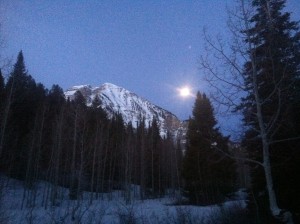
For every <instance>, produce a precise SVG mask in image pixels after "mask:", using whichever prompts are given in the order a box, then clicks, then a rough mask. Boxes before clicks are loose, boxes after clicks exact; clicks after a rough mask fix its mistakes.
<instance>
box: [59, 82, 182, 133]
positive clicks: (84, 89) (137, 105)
mask: <svg viewBox="0 0 300 224" xmlns="http://www.w3.org/2000/svg"><path fill="white" fill-rule="evenodd" d="M77 91H80V92H81V93H82V95H83V96H84V97H85V98H86V100H87V104H88V105H90V104H91V103H92V101H93V99H94V98H95V97H96V96H98V97H99V98H100V99H101V101H102V108H103V109H104V110H105V111H106V112H107V113H108V115H109V116H112V114H113V113H116V112H118V113H120V114H121V115H122V116H123V119H124V121H125V122H126V123H129V122H131V123H132V125H133V126H134V127H136V126H137V124H138V122H140V121H141V120H142V119H145V124H146V126H148V125H149V124H151V122H152V120H153V118H155V119H156V120H157V121H158V124H159V127H160V132H161V136H165V135H166V133H167V131H169V132H171V133H172V134H173V135H176V134H177V130H178V129H179V128H180V126H181V122H180V120H179V119H178V118H177V117H176V116H175V115H174V114H172V113H171V112H169V111H167V110H164V109H162V108H160V107H158V106H156V105H154V104H152V103H151V102H149V101H148V100H146V99H143V98H141V97H139V96H138V95H136V94H135V93H132V92H130V91H128V90H126V89H124V88H122V87H119V86H116V85H114V84H111V83H105V84H103V85H101V86H100V87H92V86H90V85H81V86H74V87H72V88H70V89H68V90H67V91H66V92H65V96H66V98H69V99H70V100H72V99H73V98H74V94H75V93H76V92H77Z"/></svg>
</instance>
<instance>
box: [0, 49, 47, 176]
mask: <svg viewBox="0 0 300 224" xmlns="http://www.w3.org/2000/svg"><path fill="white" fill-rule="evenodd" d="M5 89H6V106H5V107H6V109H5V115H4V121H5V125H4V128H5V130H9V134H6V133H4V135H5V139H4V138H3V139H4V140H3V141H2V143H3V142H4V141H5V144H6V150H7V151H6V159H5V161H6V162H8V163H9V166H12V169H11V174H12V175H13V176H15V177H18V178H24V175H25V171H26V168H25V167H26V163H27V160H28V150H29V147H30V142H31V140H30V139H31V138H32V127H33V126H34V122H35V116H36V113H37V110H38V108H39V105H40V103H41V102H42V101H43V100H44V96H45V90H44V88H43V86H42V85H37V84H36V83H35V81H34V79H33V78H32V77H31V76H30V75H29V74H28V73H27V71H26V67H25V63H24V57H23V53H22V51H20V53H19V55H18V58H17V62H16V64H15V65H14V68H13V71H12V73H11V74H10V76H9V78H8V81H7V84H6V86H5Z"/></svg>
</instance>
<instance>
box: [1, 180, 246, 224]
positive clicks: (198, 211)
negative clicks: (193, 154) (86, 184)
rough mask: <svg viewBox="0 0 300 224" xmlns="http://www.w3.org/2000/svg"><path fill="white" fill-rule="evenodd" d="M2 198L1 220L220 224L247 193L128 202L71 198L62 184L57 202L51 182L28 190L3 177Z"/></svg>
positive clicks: (110, 196) (111, 197)
mask: <svg viewBox="0 0 300 224" xmlns="http://www.w3.org/2000/svg"><path fill="white" fill-rule="evenodd" d="M1 186H3V187H2V198H1V207H0V223H13V224H17V223H20V224H21V223H38V224H44V223H47V224H48V223H53V224H54V223H91V224H92V223H97V224H98V223H107V224H110V223H112V224H118V223H142V224H148V223H149V224H152V223H153V224H159V223H170V224H171V223H207V224H212V223H219V222H218V217H219V215H220V213H222V212H223V213H224V212H227V213H228V212H231V211H235V210H236V209H241V208H245V206H246V203H245V200H243V199H242V198H244V196H245V195H243V194H240V195H238V199H236V200H234V201H228V202H225V203H223V204H220V205H214V206H187V205H182V206H175V205H173V204H174V203H175V202H176V199H174V198H171V197H164V198H160V199H148V200H143V201H142V200H138V199H134V200H132V201H131V203H127V204H126V202H125V200H124V199H123V197H122V192H121V191H115V192H112V193H103V194H100V197H99V199H94V200H93V201H92V202H91V201H90V197H91V193H90V192H84V193H83V195H82V198H81V199H80V200H73V201H72V200H69V199H68V189H66V188H62V187H59V188H58V191H57V194H58V196H57V198H58V199H57V201H56V203H55V205H51V203H50V201H49V200H48V203H45V201H47V197H49V195H48V196H47V189H50V188H51V186H52V185H51V184H49V183H47V182H39V183H38V184H36V186H35V187H34V188H33V189H31V190H27V191H24V187H23V183H22V182H21V181H17V180H13V179H7V178H1Z"/></svg>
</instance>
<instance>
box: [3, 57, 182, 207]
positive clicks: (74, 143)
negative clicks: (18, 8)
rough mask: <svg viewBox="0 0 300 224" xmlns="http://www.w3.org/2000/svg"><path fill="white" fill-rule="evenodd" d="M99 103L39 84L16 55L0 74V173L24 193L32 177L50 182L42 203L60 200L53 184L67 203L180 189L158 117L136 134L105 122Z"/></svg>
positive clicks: (114, 121) (118, 119) (116, 119)
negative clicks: (19, 183)
mask: <svg viewBox="0 0 300 224" xmlns="http://www.w3.org/2000/svg"><path fill="white" fill-rule="evenodd" d="M100 105H101V101H100V100H99V98H97V97H96V98H95V99H94V100H93V103H92V106H90V107H88V106H86V102H85V99H84V97H83V96H82V94H81V93H80V92H77V93H76V95H75V99H74V100H72V101H70V100H66V99H65V96H64V93H63V90H62V89H61V88H60V87H59V86H58V85H53V86H52V88H51V89H50V90H47V89H46V88H45V87H44V86H43V85H42V84H39V83H36V82H35V80H34V79H33V78H32V77H31V76H30V75H29V74H28V72H27V70H26V67H25V64H24V58H23V54H22V52H20V53H19V55H18V59H17V62H16V64H15V65H14V68H13V71H12V72H11V74H10V76H9V77H8V79H7V81H6V82H5V81H4V78H3V76H2V75H0V114H1V116H0V117H1V119H0V127H1V129H0V160H1V165H0V166H1V167H0V169H1V172H2V173H5V174H6V175H7V176H9V177H13V178H17V179H20V180H23V181H24V184H25V188H24V189H25V190H24V195H25V194H26V189H32V188H34V185H35V183H36V181H37V180H46V181H47V182H49V183H51V185H49V189H45V196H44V199H45V200H44V202H45V205H46V204H47V202H49V201H50V202H52V203H55V201H56V200H58V199H59V190H58V189H59V188H58V186H64V187H67V188H68V189H69V197H70V199H78V198H79V197H80V195H81V192H82V191H83V190H84V191H89V192H93V193H91V198H90V199H91V201H92V200H93V199H95V198H99V197H100V196H101V194H99V193H101V192H111V191H112V190H115V189H122V190H123V191H122V192H123V196H124V197H125V198H126V200H130V199H131V198H132V195H131V194H132V192H134V193H135V194H136V196H140V197H141V198H142V199H143V198H146V197H157V196H161V195H164V194H165V193H166V190H167V189H173V190H174V191H175V189H178V187H179V183H180V179H179V168H180V160H181V151H179V149H176V147H175V144H174V142H173V139H172V138H171V136H170V135H167V136H166V137H164V138H162V137H161V136H160V132H159V127H158V123H157V121H156V120H155V119H153V122H152V123H151V124H145V121H143V120H141V121H140V122H139V123H138V124H137V128H136V129H135V128H133V125H132V124H128V125H125V124H124V121H123V119H122V116H121V115H120V114H114V115H113V117H112V118H111V119H108V116H107V114H106V113H105V112H104V110H103V109H102V108H101V106H100ZM146 126H147V128H146ZM133 184H134V185H139V186H140V190H137V188H136V191H132V186H133ZM44 202H43V203H44Z"/></svg>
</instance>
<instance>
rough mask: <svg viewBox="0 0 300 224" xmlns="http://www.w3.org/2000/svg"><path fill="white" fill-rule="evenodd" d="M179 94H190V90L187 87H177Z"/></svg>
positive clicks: (185, 95) (183, 95)
mask: <svg viewBox="0 0 300 224" xmlns="http://www.w3.org/2000/svg"><path fill="white" fill-rule="evenodd" d="M179 94H180V96H182V97H188V96H190V95H191V90H190V88H189V87H182V88H180V89H179Z"/></svg>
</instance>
